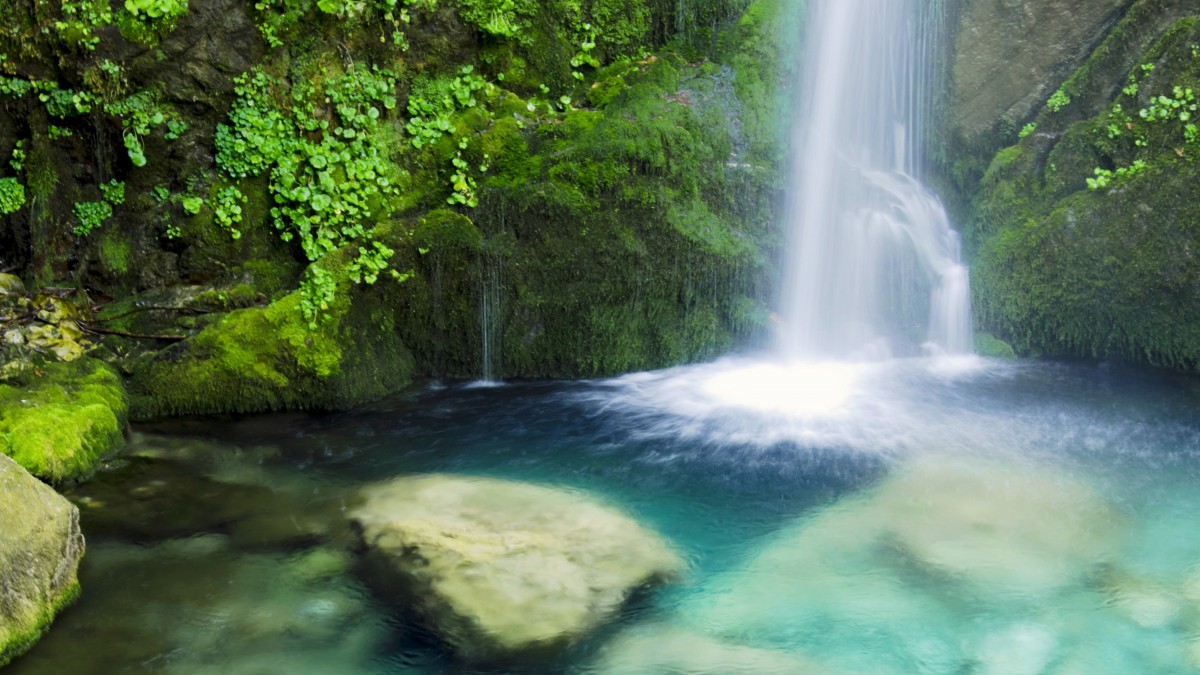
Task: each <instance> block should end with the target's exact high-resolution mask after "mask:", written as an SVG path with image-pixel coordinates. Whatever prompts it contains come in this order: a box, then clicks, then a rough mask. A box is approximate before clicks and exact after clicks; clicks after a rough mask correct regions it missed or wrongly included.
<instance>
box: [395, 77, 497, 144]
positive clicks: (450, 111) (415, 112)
mask: <svg viewBox="0 0 1200 675" xmlns="http://www.w3.org/2000/svg"><path fill="white" fill-rule="evenodd" d="M490 86H491V85H489V84H488V83H487V81H485V80H484V79H483V78H482V77H480V76H478V75H476V74H475V68H474V67H473V66H463V67H462V68H460V69H459V71H458V75H457V76H455V77H453V78H449V77H439V78H432V79H431V78H418V79H417V80H416V81H414V82H413V88H412V92H411V93H410V94H409V96H408V116H409V119H408V123H407V124H405V125H404V129H405V131H407V132H408V134H409V135H410V136H412V140H411V142H412V146H413V147H414V148H418V149H419V148H421V147H424V146H425V145H428V144H431V143H435V142H437V141H438V139H440V138H441V137H442V136H444V135H449V134H454V133H456V132H457V131H458V130H457V129H456V128H455V127H454V123H453V122H452V121H451V118H452V117H453V116H454V114H455V113H456V112H458V111H460V110H468V109H470V108H473V107H475V106H476V105H477V104H478V100H477V99H476V97H475V94H476V93H477V92H479V91H482V90H485V89H488V88H489V87H490Z"/></svg>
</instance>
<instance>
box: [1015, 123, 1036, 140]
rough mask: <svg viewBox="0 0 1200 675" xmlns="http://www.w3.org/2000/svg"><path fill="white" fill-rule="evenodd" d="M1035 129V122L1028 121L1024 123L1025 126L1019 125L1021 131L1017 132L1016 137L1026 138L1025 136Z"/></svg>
mask: <svg viewBox="0 0 1200 675" xmlns="http://www.w3.org/2000/svg"><path fill="white" fill-rule="evenodd" d="M1035 131H1037V122H1030V123H1029V124H1026V125H1025V126H1023V127H1021V132H1020V133H1019V134H1017V137H1018V138H1027V137H1029V135H1030V134H1032V133H1033V132H1035Z"/></svg>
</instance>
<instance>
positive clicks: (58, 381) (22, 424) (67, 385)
mask: <svg viewBox="0 0 1200 675" xmlns="http://www.w3.org/2000/svg"><path fill="white" fill-rule="evenodd" d="M40 371H41V373H42V375H41V376H40V377H37V378H30V379H29V380H28V381H27V382H16V383H10V384H0V452H3V453H4V454H7V455H9V456H10V457H12V458H13V459H14V460H16V461H17V463H18V464H20V465H21V466H23V467H25V469H26V470H27V471H29V472H30V473H32V474H33V475H35V476H37V477H39V478H41V479H43V480H47V481H50V482H54V483H63V482H70V481H77V480H82V479H84V478H87V477H88V476H90V475H91V474H92V472H93V471H95V469H96V467H97V466H98V465H99V463H100V461H101V460H102V459H103V458H104V457H107V456H108V455H110V454H112V453H113V452H115V451H116V450H118V449H120V447H121V446H122V445H123V443H124V430H125V422H126V416H127V415H126V410H127V407H128V406H127V402H126V395H125V390H124V385H123V384H122V382H121V379H120V377H119V376H118V375H117V373H116V372H115V371H114V370H113V369H112V368H110V367H109V366H108V365H106V364H104V363H103V362H101V361H97V360H95V359H90V358H85V359H80V360H79V361H76V362H72V363H48V364H45V365H44V366H41V367H40Z"/></svg>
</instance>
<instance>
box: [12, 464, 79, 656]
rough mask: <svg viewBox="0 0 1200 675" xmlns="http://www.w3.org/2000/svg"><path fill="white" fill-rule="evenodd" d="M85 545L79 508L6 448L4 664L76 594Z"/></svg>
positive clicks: (31, 642)
mask: <svg viewBox="0 0 1200 675" xmlns="http://www.w3.org/2000/svg"><path fill="white" fill-rule="evenodd" d="M83 550H84V541H83V534H82V532H80V530H79V511H78V510H77V509H76V508H75V507H74V506H72V505H71V504H70V502H68V501H67V500H65V499H63V498H62V497H60V496H59V495H57V494H55V492H54V491H53V490H51V489H50V488H49V487H47V486H46V485H45V484H43V483H42V482H41V481H39V480H37V479H36V478H34V477H33V476H31V475H29V473H28V472H26V471H25V470H24V469H22V468H21V467H20V466H19V465H18V464H17V463H16V462H14V461H12V460H11V459H9V458H8V457H7V456H5V455H3V454H0V587H3V588H4V589H5V592H4V593H3V594H0V666H4V665H5V664H7V663H8V662H9V661H11V660H12V659H14V658H15V657H17V656H19V655H21V654H22V653H23V652H25V651H26V650H28V649H29V648H30V647H31V646H32V645H33V643H34V642H36V641H37V640H38V638H39V637H41V635H42V633H44V632H45V631H46V629H47V628H48V627H49V626H50V622H51V621H53V620H54V617H55V615H56V614H58V612H59V610H61V609H62V608H63V607H65V606H66V605H68V604H70V603H71V602H72V601H73V600H74V599H75V596H76V595H77V594H78V593H79V581H78V580H77V578H76V576H75V574H76V569H77V568H78V566H79V560H80V558H81V557H82V556H83Z"/></svg>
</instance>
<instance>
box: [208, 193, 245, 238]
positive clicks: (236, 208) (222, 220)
mask: <svg viewBox="0 0 1200 675" xmlns="http://www.w3.org/2000/svg"><path fill="white" fill-rule="evenodd" d="M246 201H247V200H246V195H244V194H242V191H241V190H239V189H237V186H236V185H230V186H228V187H224V188H221V189H220V190H218V191H217V199H216V203H215V204H214V205H213V217H214V219H215V220H216V221H217V224H218V225H220V226H221V227H223V228H225V229H226V230H227V231H228V232H229V236H230V237H232V238H233V239H240V238H241V236H242V232H241V230H239V229H238V228H237V225H238V223H241V222H242V204H245V203H246Z"/></svg>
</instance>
